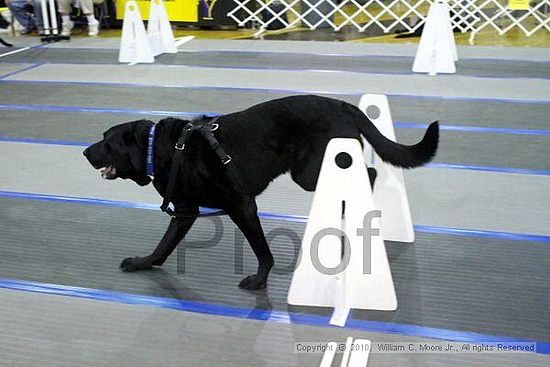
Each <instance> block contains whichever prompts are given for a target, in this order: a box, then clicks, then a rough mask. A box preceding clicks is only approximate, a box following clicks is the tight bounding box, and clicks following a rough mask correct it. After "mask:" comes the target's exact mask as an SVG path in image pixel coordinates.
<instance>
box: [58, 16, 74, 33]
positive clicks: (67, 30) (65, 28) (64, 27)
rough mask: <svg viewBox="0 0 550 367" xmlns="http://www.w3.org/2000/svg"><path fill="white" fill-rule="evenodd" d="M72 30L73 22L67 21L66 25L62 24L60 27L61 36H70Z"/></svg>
mask: <svg viewBox="0 0 550 367" xmlns="http://www.w3.org/2000/svg"><path fill="white" fill-rule="evenodd" d="M73 28H74V22H73V21H72V20H69V21H68V22H67V23H63V24H62V25H61V35H62V36H70V35H71V31H72V30H73Z"/></svg>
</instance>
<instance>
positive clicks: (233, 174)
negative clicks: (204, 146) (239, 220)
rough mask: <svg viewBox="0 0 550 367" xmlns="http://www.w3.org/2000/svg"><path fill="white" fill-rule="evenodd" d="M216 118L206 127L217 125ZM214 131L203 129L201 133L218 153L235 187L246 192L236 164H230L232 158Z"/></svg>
mask: <svg viewBox="0 0 550 367" xmlns="http://www.w3.org/2000/svg"><path fill="white" fill-rule="evenodd" d="M216 120H217V118H215V119H214V120H212V121H211V122H209V123H208V124H206V125H205V127H212V126H215V125H217V124H215V121H216ZM214 131H215V129H213V128H210V129H208V128H206V129H201V135H202V136H203V137H204V139H206V141H207V142H208V144H209V145H210V148H211V149H212V150H213V151H214V152H215V153H216V155H217V156H218V158H219V159H220V161H221V162H222V164H223V165H224V166H225V167H226V168H227V172H228V178H229V180H230V181H231V184H232V186H233V188H235V189H236V190H237V191H240V192H244V191H243V190H244V186H243V184H242V182H241V180H240V179H239V174H238V172H237V167H236V166H235V165H234V164H230V163H231V161H232V158H231V156H230V155H229V154H227V153H226V152H225V150H224V149H223V147H222V146H221V144H220V142H219V141H218V139H216V137H215V136H214Z"/></svg>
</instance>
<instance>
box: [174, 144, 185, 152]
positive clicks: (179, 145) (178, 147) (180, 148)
mask: <svg viewBox="0 0 550 367" xmlns="http://www.w3.org/2000/svg"><path fill="white" fill-rule="evenodd" d="M175 148H176V149H177V150H183V149H185V144H183V143H179V142H178V143H176V146H175Z"/></svg>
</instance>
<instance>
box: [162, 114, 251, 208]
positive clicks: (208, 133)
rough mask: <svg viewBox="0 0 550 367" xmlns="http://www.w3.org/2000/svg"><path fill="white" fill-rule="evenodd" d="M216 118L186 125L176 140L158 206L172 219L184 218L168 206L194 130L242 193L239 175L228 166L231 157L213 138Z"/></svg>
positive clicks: (242, 187) (231, 165)
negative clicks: (166, 179) (166, 183)
mask: <svg viewBox="0 0 550 367" xmlns="http://www.w3.org/2000/svg"><path fill="white" fill-rule="evenodd" d="M218 118H219V116H218V117H215V118H214V119H212V120H211V121H209V122H208V123H206V124H204V125H193V123H192V122H189V123H187V125H185V127H184V128H183V130H182V132H181V135H180V137H179V139H178V142H177V143H176V146H175V148H176V153H175V154H174V158H173V160H172V166H171V167H170V176H169V178H168V185H167V187H166V193H165V195H164V198H163V201H162V205H161V206H160V209H161V210H162V211H163V212H165V213H167V214H168V215H170V216H171V217H173V218H177V217H184V216H186V215H185V214H183V215H182V214H178V213H176V212H175V211H174V210H172V209H171V208H170V207H169V205H170V203H171V202H172V195H173V194H174V187H175V185H176V178H177V176H178V167H179V163H180V161H181V160H182V157H183V150H184V149H185V145H186V144H187V142H188V140H189V138H190V136H191V133H192V132H193V131H195V130H200V131H201V135H202V136H203V138H204V139H206V141H207V142H208V144H209V146H210V148H211V149H212V150H213V151H214V152H215V153H216V155H217V156H218V158H219V159H220V160H221V162H222V164H223V165H224V166H225V167H227V171H228V178H229V180H230V181H231V184H232V186H233V187H234V188H235V189H237V190H238V191H241V192H244V191H242V190H243V189H244V186H243V184H242V182H241V180H240V179H239V174H238V172H237V168H236V167H235V165H234V164H230V163H231V161H232V159H231V156H229V155H228V154H227V153H226V152H225V150H224V149H223V147H222V146H221V144H220V142H219V141H218V139H216V137H215V136H214V132H213V131H215V130H217V128H218V124H216V121H217V120H218Z"/></svg>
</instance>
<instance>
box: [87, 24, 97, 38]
mask: <svg viewBox="0 0 550 367" xmlns="http://www.w3.org/2000/svg"><path fill="white" fill-rule="evenodd" d="M98 34H99V21H97V20H95V21H93V22H90V23H88V36H91V37H93V36H97V35H98Z"/></svg>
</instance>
